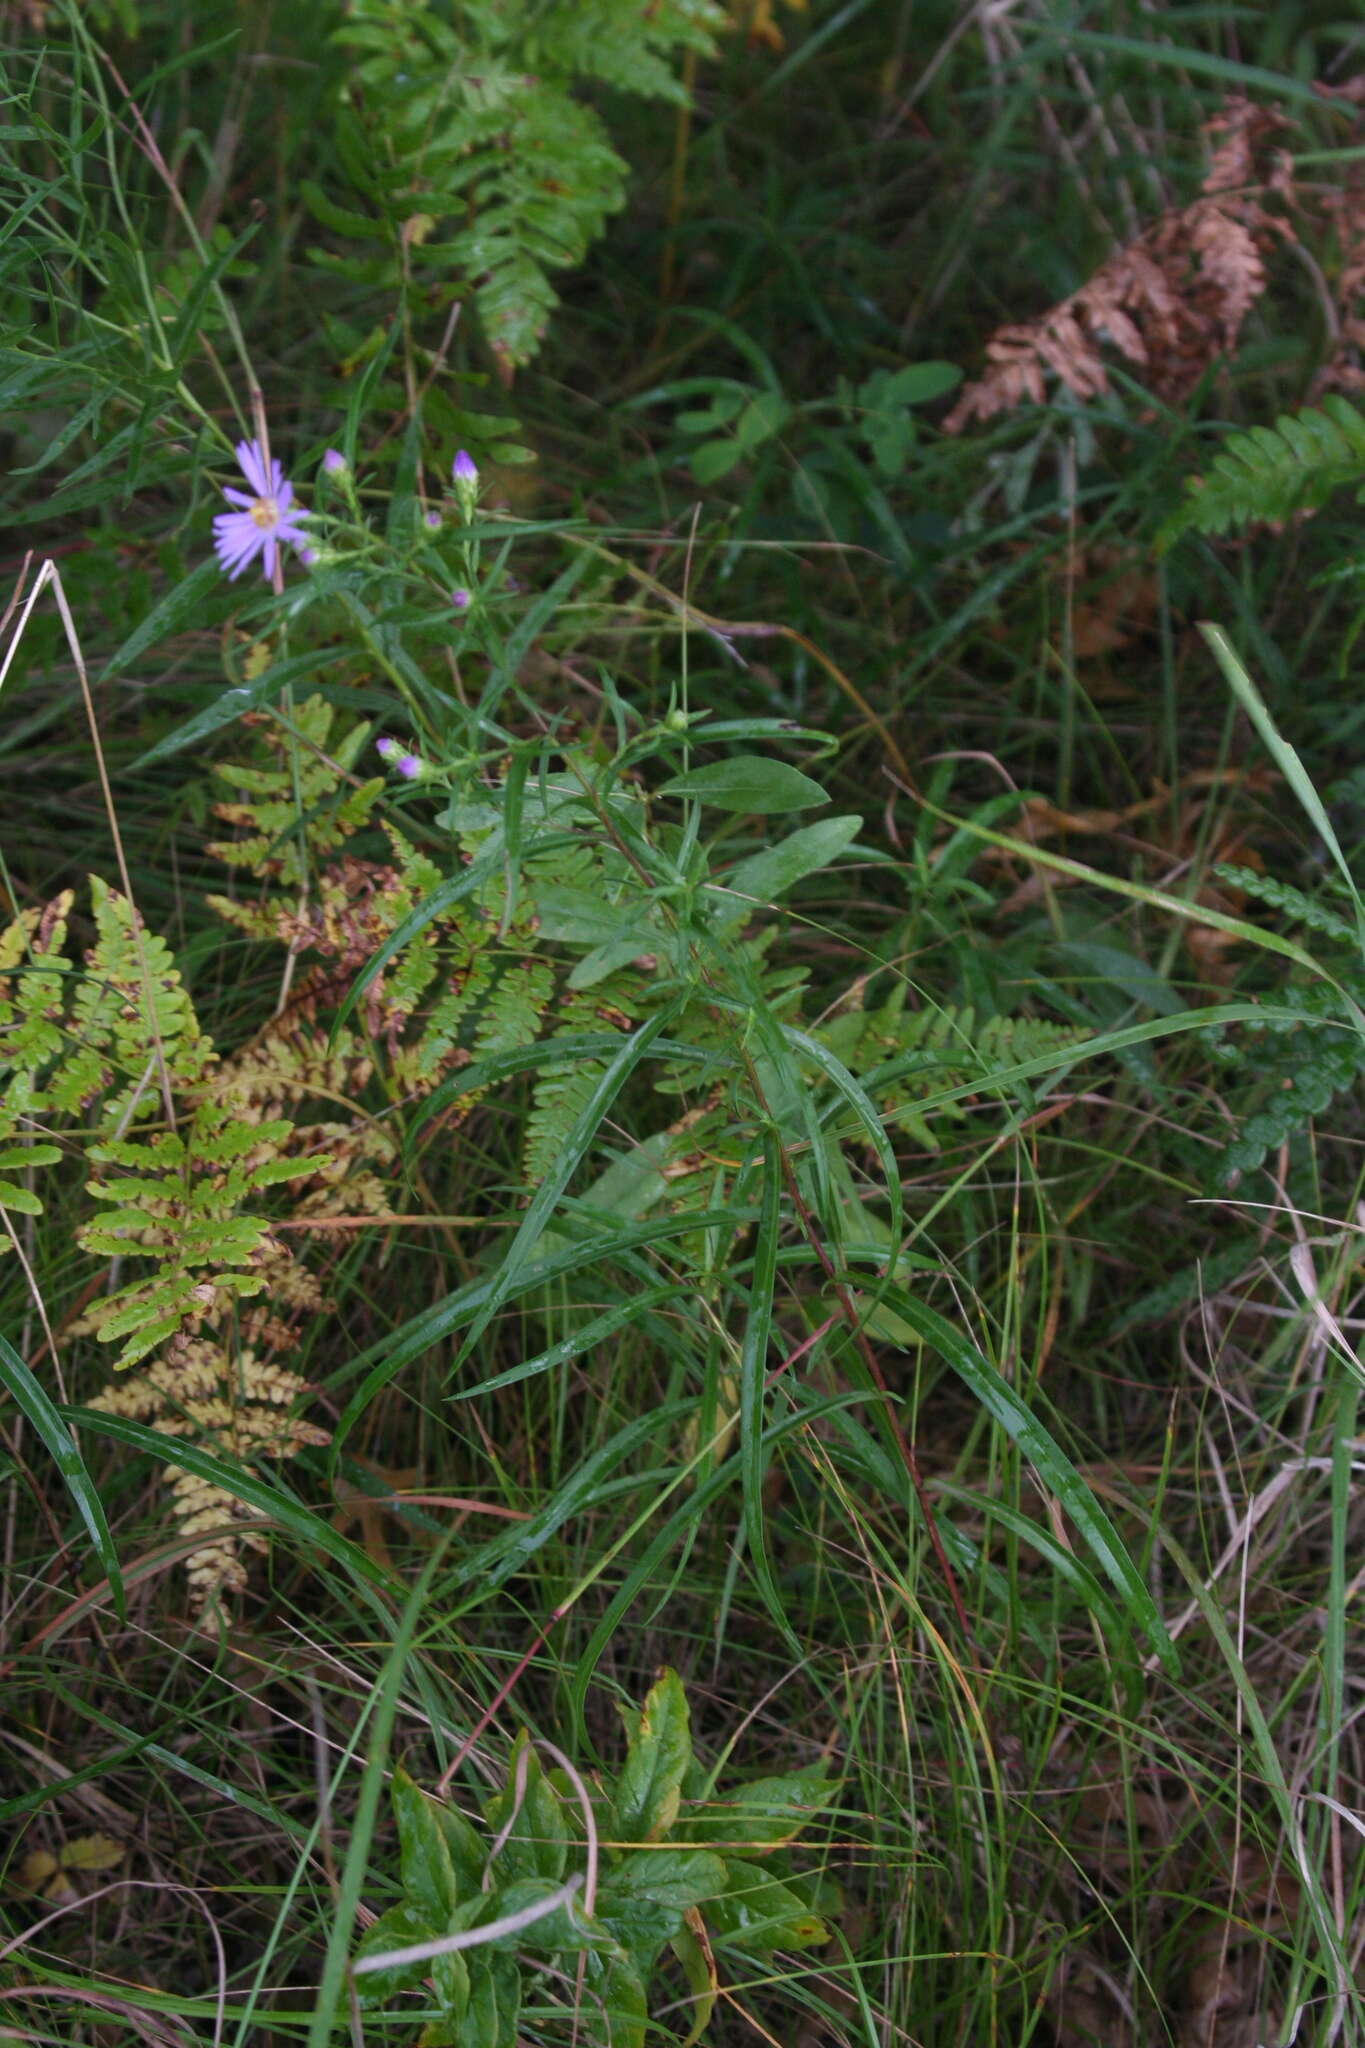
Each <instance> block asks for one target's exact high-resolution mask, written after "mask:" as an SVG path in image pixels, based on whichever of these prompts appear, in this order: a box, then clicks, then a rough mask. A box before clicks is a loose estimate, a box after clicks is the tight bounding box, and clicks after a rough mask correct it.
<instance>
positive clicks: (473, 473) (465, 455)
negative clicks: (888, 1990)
mask: <svg viewBox="0 0 1365 2048" xmlns="http://www.w3.org/2000/svg"><path fill="white" fill-rule="evenodd" d="M450 474H451V476H452V477H453V479H454V481H455V484H456V486H457V488H458V486H459V485H460V484H477V483H478V481H479V472H478V470H477V468H476V467H475V463H474V458H473V456H472V455H471V454H469V452H468V450H467V449H464V448H461V449H460V451H459V453H458V454H457V455H456V457H455V460H454V461H453V462H452V463H451V465H450Z"/></svg>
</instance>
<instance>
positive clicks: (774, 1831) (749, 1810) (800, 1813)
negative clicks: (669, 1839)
mask: <svg viewBox="0 0 1365 2048" xmlns="http://www.w3.org/2000/svg"><path fill="white" fill-rule="evenodd" d="M838 1790H839V1787H838V1785H837V1783H836V1782H835V1781H834V1780H833V1779H831V1778H827V1777H826V1776H825V1774H824V1772H823V1771H822V1770H820V1769H819V1768H812V1769H811V1770H808V1771H793V1772H791V1773H790V1775H789V1776H787V1777H783V1778H757V1779H755V1781H754V1782H753V1784H751V1785H740V1786H738V1787H737V1788H736V1789H735V1790H734V1791H733V1792H730V1793H727V1794H726V1796H725V1797H724V1798H717V1797H712V1798H708V1799H707V1801H706V1804H705V1805H704V1806H703V1807H701V1808H699V1809H692V1810H689V1811H688V1812H687V1813H686V1814H685V1815H684V1818H683V1822H682V1823H681V1826H682V1831H683V1832H685V1833H686V1835H687V1838H688V1840H689V1841H694V1842H716V1843H718V1844H720V1845H721V1846H722V1847H726V1848H729V1847H733V1848H737V1849H771V1848H774V1847H776V1845H777V1844H778V1843H781V1842H790V1841H793V1840H795V1838H796V1836H797V1835H799V1834H800V1832H801V1830H802V1829H803V1828H804V1827H808V1826H809V1824H810V1822H811V1821H813V1820H814V1819H815V1818H816V1817H817V1815H819V1814H820V1813H822V1812H823V1811H824V1809H825V1807H827V1806H828V1805H829V1803H830V1801H831V1800H832V1799H833V1798H834V1796H835V1794H836V1793H837V1792H838Z"/></svg>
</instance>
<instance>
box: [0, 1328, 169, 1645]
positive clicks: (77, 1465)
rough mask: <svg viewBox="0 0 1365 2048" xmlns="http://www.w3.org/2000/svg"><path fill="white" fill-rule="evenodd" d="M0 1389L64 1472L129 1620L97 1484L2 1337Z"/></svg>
mask: <svg viewBox="0 0 1365 2048" xmlns="http://www.w3.org/2000/svg"><path fill="white" fill-rule="evenodd" d="M0 1387H3V1388H4V1389H5V1391H6V1393H7V1394H8V1395H9V1396H10V1398H11V1400H12V1401H13V1402H14V1404H15V1406H16V1407H17V1408H18V1410H19V1412H20V1414H21V1415H26V1416H27V1417H28V1419H29V1421H30V1422H31V1423H32V1424H33V1427H34V1431H35V1432H36V1434H37V1436H38V1438H39V1440H40V1442H41V1443H42V1445H43V1447H44V1449H45V1450H46V1451H47V1452H48V1454H49V1456H50V1457H51V1458H52V1460H53V1462H54V1464H55V1465H56V1467H57V1470H58V1471H59V1472H60V1473H61V1475H62V1480H63V1483H64V1485H65V1487H66V1490H67V1492H68V1493H69V1494H70V1495H71V1498H72V1500H73V1501H74V1502H75V1503H76V1508H77V1510H78V1512H79V1514H80V1518H81V1520H82V1521H83V1522H84V1523H85V1526H86V1528H87V1530H88V1531H89V1534H90V1541H91V1542H92V1543H93V1545H94V1546H95V1555H96V1557H97V1558H98V1559H99V1561H100V1567H101V1569H102V1570H103V1572H104V1575H105V1577H106V1578H107V1579H108V1581H109V1590H110V1592H111V1593H112V1594H113V1598H114V1609H115V1612H116V1613H117V1615H118V1618H119V1620H120V1621H126V1620H127V1615H128V1610H127V1607H126V1605H125V1602H124V1596H123V1575H122V1573H121V1572H120V1570H119V1561H118V1552H117V1550H116V1549H115V1548H114V1539H113V1537H112V1536H111V1535H110V1533H109V1524H108V1522H107V1521H106V1520H105V1516H104V1508H103V1506H102V1505H101V1503H100V1497H99V1493H98V1491H97V1490H96V1487H95V1483H94V1481H93V1480H92V1479H91V1477H90V1474H89V1473H88V1472H87V1471H86V1469H85V1460H84V1458H83V1457H82V1456H81V1454H80V1452H79V1450H78V1449H77V1448H76V1444H75V1442H74V1440H73V1439H72V1435H71V1431H70V1429H69V1428H68V1427H67V1425H66V1423H65V1422H64V1421H63V1419H62V1417H61V1414H60V1413H59V1412H58V1410H57V1409H56V1408H55V1407H54V1406H53V1404H52V1402H51V1401H50V1400H49V1399H48V1396H47V1393H46V1392H45V1390H44V1388H43V1386H42V1384H41V1382H40V1381H39V1380H38V1379H37V1378H35V1376H34V1374H33V1372H32V1371H31V1370H30V1368H29V1367H28V1366H27V1365H26V1364H25V1362H24V1360H23V1359H22V1358H21V1357H20V1356H19V1353H18V1352H17V1351H16V1350H15V1348H14V1346H13V1345H12V1344H11V1343H10V1342H9V1339H8V1338H7V1337H0ZM161 1441H162V1442H163V1443H166V1444H169V1442H170V1439H169V1438H166V1437H163V1438H162V1439H161Z"/></svg>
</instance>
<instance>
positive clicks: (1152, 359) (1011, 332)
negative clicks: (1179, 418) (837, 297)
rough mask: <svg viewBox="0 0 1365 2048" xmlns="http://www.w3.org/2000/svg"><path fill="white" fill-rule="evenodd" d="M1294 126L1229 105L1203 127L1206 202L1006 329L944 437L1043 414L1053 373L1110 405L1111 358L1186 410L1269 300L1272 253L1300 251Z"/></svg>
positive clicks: (1175, 214) (1243, 105) (1162, 221)
mask: <svg viewBox="0 0 1365 2048" xmlns="http://www.w3.org/2000/svg"><path fill="white" fill-rule="evenodd" d="M1285 125H1286V124H1285V121H1284V118H1283V116H1282V115H1280V114H1278V113H1277V112H1275V111H1274V110H1273V109H1271V108H1268V107H1260V106H1255V105H1253V104H1252V103H1251V102H1250V101H1249V100H1246V99H1244V98H1241V97H1240V96H1238V97H1234V98H1232V99H1230V100H1229V101H1228V102H1227V104H1226V106H1225V107H1224V108H1223V110H1222V112H1221V113H1219V114H1217V115H1215V116H1214V117H1213V119H1212V120H1210V121H1208V122H1206V123H1205V126H1204V133H1205V135H1206V136H1207V137H1208V138H1209V141H1210V144H1211V156H1210V162H1209V168H1208V171H1207V173H1206V174H1205V177H1204V182H1203V187H1202V190H1201V193H1200V197H1199V198H1198V199H1196V200H1194V201H1192V203H1191V204H1190V205H1189V206H1184V207H1180V208H1177V209H1174V210H1172V211H1170V212H1167V213H1164V214H1162V215H1161V217H1160V218H1159V219H1158V220H1156V221H1154V222H1153V223H1152V224H1151V226H1150V227H1148V228H1146V229H1144V230H1143V232H1142V234H1140V235H1139V236H1138V237H1137V238H1136V240H1135V241H1132V242H1129V243H1128V244H1127V245H1126V247H1124V248H1122V249H1120V250H1119V251H1118V253H1117V254H1116V255H1114V256H1111V257H1110V259H1109V261H1108V262H1107V263H1106V264H1105V265H1104V266H1103V267H1102V268H1101V269H1100V270H1097V271H1096V273H1095V275H1094V276H1093V277H1092V278H1090V279H1089V280H1088V282H1087V283H1085V284H1083V285H1082V286H1081V288H1080V290H1079V291H1075V292H1072V294H1071V296H1070V297H1069V298H1066V299H1063V300H1062V301H1061V303H1060V304H1059V305H1056V306H1053V307H1052V308H1051V310H1050V311H1049V312H1047V313H1044V314H1043V315H1042V316H1041V317H1040V318H1038V319H1036V320H1027V321H1022V322H1019V323H1017V324H1012V325H1010V326H1006V327H999V328H997V329H996V331H995V333H994V334H993V335H992V336H991V338H990V340H989V341H988V342H987V344H986V356H987V359H988V361H989V364H990V367H989V368H988V369H987V371H986V373H985V375H984V376H983V377H980V378H978V379H977V381H976V382H975V383H973V384H968V385H967V386H966V387H965V388H964V390H963V392H962V395H961V397H960V398H959V399H958V401H957V404H956V405H955V406H954V407H953V409H952V411H951V412H950V413H949V414H948V416H947V418H946V419H945V420H944V422H943V426H944V431H945V432H946V433H949V434H958V433H961V431H962V429H963V428H964V427H965V426H967V425H968V424H969V423H970V422H971V421H972V420H988V419H991V418H992V417H993V416H994V415H995V414H996V413H1000V412H1009V411H1011V410H1012V409H1013V408H1014V407H1015V406H1017V405H1021V404H1023V403H1024V402H1025V401H1029V402H1031V403H1032V404H1034V405H1041V404H1043V402H1044V400H1045V398H1046V396H1047V377H1048V375H1049V373H1050V374H1052V375H1055V376H1056V377H1057V378H1058V379H1059V381H1060V382H1061V383H1062V384H1063V385H1064V386H1065V388H1066V389H1067V390H1068V391H1070V392H1072V393H1073V394H1074V396H1075V397H1077V398H1081V399H1089V398H1098V397H1100V396H1102V395H1103V394H1104V392H1106V391H1107V390H1108V388H1109V377H1108V371H1107V369H1106V367H1105V359H1104V351H1105V349H1106V348H1112V349H1116V350H1117V351H1118V353H1119V354H1120V355H1121V356H1123V357H1125V358H1126V360H1127V361H1129V362H1130V363H1133V364H1135V365H1136V366H1137V367H1138V368H1139V369H1140V370H1141V371H1142V373H1143V377H1144V380H1145V382H1146V383H1147V385H1148V387H1149V389H1150V390H1151V391H1153V392H1154V393H1155V394H1156V396H1157V397H1159V398H1162V399H1164V400H1166V401H1167V402H1169V403H1173V404H1178V403H1179V402H1180V401H1181V400H1182V399H1184V398H1186V397H1187V396H1188V395H1189V393H1190V392H1191V391H1192V390H1193V389H1194V387H1195V385H1196V384H1197V383H1198V382H1199V379H1200V378H1201V377H1202V376H1203V375H1204V373H1205V371H1206V370H1207V369H1208V367H1209V364H1210V363H1212V362H1213V361H1214V360H1215V358H1216V357H1218V356H1219V355H1224V354H1226V353H1227V352H1228V351H1229V350H1231V349H1232V348H1233V347H1234V346H1235V344H1236V341H1237V336H1238V334H1239V332H1240V330H1241V326H1242V322H1243V321H1244V320H1245V318H1246V316H1247V314H1248V312H1249V311H1250V310H1251V308H1252V306H1254V305H1255V303H1256V301H1257V299H1258V298H1259V297H1260V296H1261V294H1262V292H1263V291H1264V290H1265V286H1266V272H1265V257H1266V254H1267V251H1268V250H1269V249H1270V247H1271V246H1272V245H1274V244H1275V243H1276V242H1278V241H1283V240H1290V241H1293V240H1295V239H1296V236H1295V234H1294V229H1293V227H1292V225H1291V223H1290V221H1289V220H1288V218H1287V217H1286V214H1285V213H1284V212H1283V211H1272V210H1271V208H1272V206H1278V207H1284V206H1286V205H1287V203H1288V201H1289V200H1290V199H1291V197H1292V188H1291V183H1290V175H1289V158H1288V155H1287V153H1286V152H1285V151H1284V150H1283V149H1281V148H1279V147H1278V145H1277V142H1276V138H1277V137H1278V135H1279V134H1280V132H1281V130H1282V129H1283V128H1284V127H1285Z"/></svg>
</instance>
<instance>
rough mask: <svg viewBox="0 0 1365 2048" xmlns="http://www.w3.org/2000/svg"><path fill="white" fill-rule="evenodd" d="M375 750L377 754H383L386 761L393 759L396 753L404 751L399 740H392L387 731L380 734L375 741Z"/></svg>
mask: <svg viewBox="0 0 1365 2048" xmlns="http://www.w3.org/2000/svg"><path fill="white" fill-rule="evenodd" d="M374 750H375V752H376V754H382V755H383V756H384V759H385V760H386V761H391V760H392V759H393V757H394V755H395V754H401V753H402V751H403V749H402V748H401V747H400V746H399V744H398V742H397V740H391V739H390V738H389V736H388V734H387V733H381V734H380V736H379V738H378V739H377V740H376V741H375V743H374Z"/></svg>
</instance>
